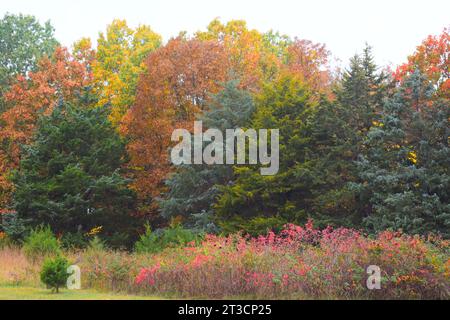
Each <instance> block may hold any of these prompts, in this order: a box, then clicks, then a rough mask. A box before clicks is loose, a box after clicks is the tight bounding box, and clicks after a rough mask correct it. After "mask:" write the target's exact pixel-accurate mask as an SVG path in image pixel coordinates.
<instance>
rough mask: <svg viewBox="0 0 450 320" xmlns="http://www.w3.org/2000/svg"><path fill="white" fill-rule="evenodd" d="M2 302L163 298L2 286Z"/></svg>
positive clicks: (0, 294) (93, 291)
mask: <svg viewBox="0 0 450 320" xmlns="http://www.w3.org/2000/svg"><path fill="white" fill-rule="evenodd" d="M0 300H162V298H160V297H155V296H134V295H126V294H115V293H103V292H97V291H95V290H61V292H60V293H57V294H56V293H51V292H50V290H47V289H45V288H34V287H20V286H0Z"/></svg>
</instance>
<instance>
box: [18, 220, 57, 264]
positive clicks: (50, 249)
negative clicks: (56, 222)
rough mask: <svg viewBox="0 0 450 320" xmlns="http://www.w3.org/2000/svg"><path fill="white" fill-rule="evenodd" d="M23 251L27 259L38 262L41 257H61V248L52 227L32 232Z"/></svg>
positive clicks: (41, 227) (40, 228) (38, 228)
mask: <svg viewBox="0 0 450 320" xmlns="http://www.w3.org/2000/svg"><path fill="white" fill-rule="evenodd" d="M23 251H24V253H25V255H26V256H27V258H30V259H32V260H36V259H38V258H40V257H50V256H56V255H59V254H60V253H61V248H60V245H59V242H58V240H57V239H56V237H55V235H54V234H53V232H52V231H51V230H50V227H48V226H47V227H44V226H40V227H37V228H36V229H35V230H32V231H31V233H30V235H29V236H28V237H27V238H26V239H25V241H24V244H23Z"/></svg>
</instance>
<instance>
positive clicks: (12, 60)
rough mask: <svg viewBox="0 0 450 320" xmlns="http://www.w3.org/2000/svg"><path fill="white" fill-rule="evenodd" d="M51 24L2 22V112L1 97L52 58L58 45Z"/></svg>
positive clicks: (14, 18)
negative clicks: (11, 86)
mask: <svg viewBox="0 0 450 320" xmlns="http://www.w3.org/2000/svg"><path fill="white" fill-rule="evenodd" d="M53 32H54V29H53V27H52V26H51V25H50V22H46V23H45V24H44V25H41V24H40V23H39V21H37V19H36V18H35V17H33V16H27V15H22V14H20V15H13V14H8V13H7V14H6V15H5V16H4V17H3V19H1V20H0V112H1V111H2V108H3V107H4V106H3V104H2V103H3V102H2V95H3V93H5V92H6V91H7V90H8V88H9V86H10V84H11V83H12V82H13V81H14V79H15V77H16V76H18V75H26V74H27V73H28V72H29V71H33V70H34V69H35V67H36V66H37V63H38V61H39V60H40V59H41V57H43V56H51V55H52V52H53V50H54V49H55V47H56V46H57V45H58V42H57V41H56V39H55V38H54V35H53Z"/></svg>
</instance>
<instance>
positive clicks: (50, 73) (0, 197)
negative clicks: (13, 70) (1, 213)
mask: <svg viewBox="0 0 450 320" xmlns="http://www.w3.org/2000/svg"><path fill="white" fill-rule="evenodd" d="M88 82H89V71H88V70H87V69H86V66H85V65H84V64H82V63H80V62H79V61H77V60H76V59H74V58H73V56H72V55H71V54H70V53H69V52H68V51H67V49H65V48H57V49H56V50H55V52H54V53H53V55H52V56H51V57H44V58H42V59H41V60H40V61H39V63H38V65H37V68H36V70H35V71H34V72H30V73H29V74H28V75H27V76H24V75H19V76H18V78H17V81H16V82H15V84H14V85H13V86H12V87H11V88H10V89H9V90H8V91H7V92H6V93H5V101H6V104H7V106H8V108H7V110H6V111H4V112H3V113H0V205H2V206H3V205H6V204H8V202H9V200H10V194H11V189H12V185H11V181H10V175H11V171H12V170H14V169H17V167H18V166H19V162H20V157H21V145H24V144H25V145H26V144H29V143H30V142H31V139H32V137H33V135H34V133H35V129H36V123H37V121H38V119H39V117H40V116H41V115H45V116H48V115H49V114H51V112H52V111H53V109H54V107H55V106H56V105H57V103H58V101H60V100H64V101H74V100H76V99H78V94H81V92H82V91H83V88H84V87H85V86H86V85H87V84H88Z"/></svg>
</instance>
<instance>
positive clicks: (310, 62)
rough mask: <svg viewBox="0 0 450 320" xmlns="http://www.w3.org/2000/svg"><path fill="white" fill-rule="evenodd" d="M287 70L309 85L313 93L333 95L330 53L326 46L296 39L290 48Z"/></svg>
mask: <svg viewBox="0 0 450 320" xmlns="http://www.w3.org/2000/svg"><path fill="white" fill-rule="evenodd" d="M287 51H288V59H287V68H288V70H289V71H291V72H293V73H294V74H296V75H298V76H299V77H300V79H301V80H302V81H303V82H305V83H306V84H308V85H309V87H310V88H311V90H312V91H313V92H318V93H327V94H331V88H330V83H331V74H330V70H329V68H328V57H329V55H330V53H329V51H328V50H327V49H326V48H325V45H323V44H318V43H313V42H311V41H309V40H300V39H295V41H294V42H293V43H292V44H291V45H290V46H289V47H288V49H287Z"/></svg>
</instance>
